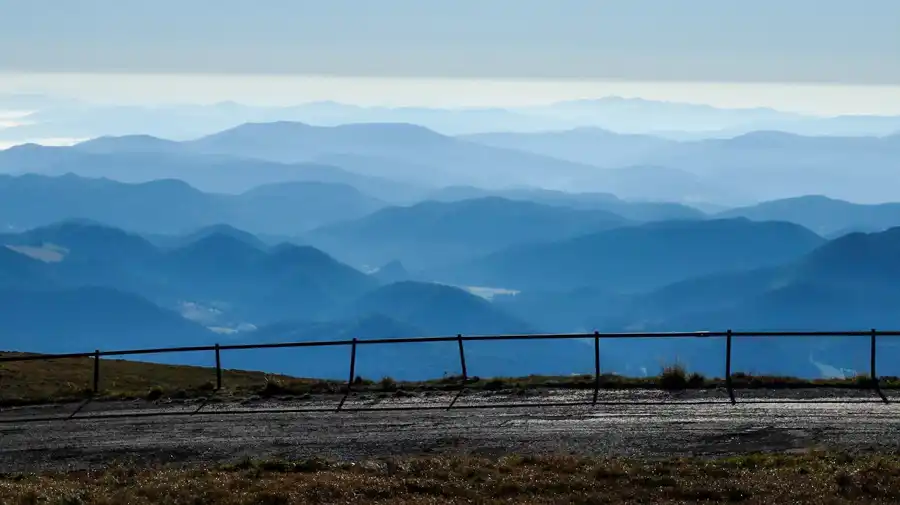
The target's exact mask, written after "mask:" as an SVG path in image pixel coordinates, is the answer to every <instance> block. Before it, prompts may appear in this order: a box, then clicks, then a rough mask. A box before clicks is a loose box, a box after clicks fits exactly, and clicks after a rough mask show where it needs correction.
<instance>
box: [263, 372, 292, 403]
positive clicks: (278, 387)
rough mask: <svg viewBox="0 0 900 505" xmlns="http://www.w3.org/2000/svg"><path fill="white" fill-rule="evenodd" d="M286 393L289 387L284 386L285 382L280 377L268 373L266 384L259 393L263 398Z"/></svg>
mask: <svg viewBox="0 0 900 505" xmlns="http://www.w3.org/2000/svg"><path fill="white" fill-rule="evenodd" d="M285 393H287V389H286V388H285V387H284V384H282V383H281V381H279V380H278V379H275V378H274V377H271V376H269V375H267V376H266V385H265V386H263V388H262V390H261V391H260V392H259V395H260V396H262V397H263V398H271V397H273V396H277V395H283V394H285Z"/></svg>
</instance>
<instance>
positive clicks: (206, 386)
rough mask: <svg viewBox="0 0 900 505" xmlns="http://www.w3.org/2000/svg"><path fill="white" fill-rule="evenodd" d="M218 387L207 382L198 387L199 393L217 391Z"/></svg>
mask: <svg viewBox="0 0 900 505" xmlns="http://www.w3.org/2000/svg"><path fill="white" fill-rule="evenodd" d="M215 390H216V385H215V384H213V383H212V381H206V382H204V383H203V384H200V385H199V386H197V391H215Z"/></svg>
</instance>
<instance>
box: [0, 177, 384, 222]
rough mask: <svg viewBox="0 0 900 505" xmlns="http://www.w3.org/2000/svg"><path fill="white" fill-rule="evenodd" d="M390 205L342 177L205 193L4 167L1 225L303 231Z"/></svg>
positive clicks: (167, 183) (182, 186) (178, 185)
mask: <svg viewBox="0 0 900 505" xmlns="http://www.w3.org/2000/svg"><path fill="white" fill-rule="evenodd" d="M386 205H387V204H386V203H385V202H383V201H381V200H378V199H376V198H374V197H371V196H368V195H365V194H362V193H360V192H359V190H357V189H356V188H354V187H352V186H348V185H346V184H338V183H324V182H288V183H280V184H272V185H265V186H260V187H257V188H254V189H251V190H249V191H246V192H244V193H241V194H239V195H225V194H210V193H202V192H200V191H198V190H197V189H195V188H193V187H191V186H189V185H188V184H186V183H184V182H182V181H179V180H173V179H166V180H156V181H152V182H146V183H139V184H123V183H120V182H115V181H112V180H108V179H88V178H84V177H79V176H76V175H72V174H68V175H63V176H60V177H47V176H43V175H23V176H19V177H11V176H6V175H0V225H2V226H4V227H7V228H10V227H11V228H14V229H27V228H31V227H34V226H42V225H46V224H50V223H53V222H56V221H60V220H66V219H71V218H83V219H91V220H95V221H99V222H103V223H108V224H111V225H114V226H120V227H123V228H126V229H129V230H134V231H138V232H141V233H168V234H173V233H184V232H187V231H191V230H194V229H197V228H200V227H205V226H210V225H215V224H223V223H225V224H230V225H233V226H237V227H240V228H246V229H248V230H252V231H253V232H256V233H268V234H282V235H298V234H300V233H302V232H305V231H307V230H309V229H312V228H315V227H317V226H321V225H324V224H328V223H334V222H338V221H341V220H345V219H353V218H358V217H362V216H365V215H367V214H369V213H371V212H373V211H375V210H378V209H381V208H383V207H385V206H386Z"/></svg>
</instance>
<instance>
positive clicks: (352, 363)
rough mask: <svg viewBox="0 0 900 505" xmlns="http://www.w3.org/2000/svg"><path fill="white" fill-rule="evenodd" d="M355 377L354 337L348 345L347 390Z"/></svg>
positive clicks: (350, 387) (351, 385)
mask: <svg viewBox="0 0 900 505" xmlns="http://www.w3.org/2000/svg"><path fill="white" fill-rule="evenodd" d="M355 378H356V338H354V339H353V344H351V346H350V380H349V381H347V391H348V392H349V391H350V390H351V389H352V388H353V379H355Z"/></svg>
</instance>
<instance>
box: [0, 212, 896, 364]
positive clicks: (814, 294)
mask: <svg viewBox="0 0 900 505" xmlns="http://www.w3.org/2000/svg"><path fill="white" fill-rule="evenodd" d="M498 202H499V203H501V204H502V205H504V206H505V205H509V204H510V203H514V202H509V201H506V200H500V199H496V200H491V199H488V200H487V201H486V202H485V201H480V200H473V201H467V202H461V203H463V204H466V205H469V204H471V205H475V206H476V207H475V208H477V206H478V205H482V204H485V203H487V204H488V205H495V204H497V203H498ZM440 205H449V206H450V208H453V206H454V205H457V204H440ZM526 205H527V206H536V207H533V208H537V209H541V208H542V207H541V206H540V204H526ZM463 208H465V205H463ZM510 208H517V207H515V206H513V207H510ZM528 208H532V207H528ZM550 208H551V209H556V211H560V210H562V211H564V212H562V213H560V214H553V213H549V214H547V215H551V216H554V215H555V216H572V215H576V214H579V213H580V212H586V213H587V214H585V215H589V214H590V213H591V212H602V211H575V210H572V209H568V208H565V207H556V208H554V207H550ZM573 213H574V214H573ZM476 215H479V214H478V213H476ZM597 215H602V214H597ZM566 219H568V218H566ZM438 222H440V220H438ZM450 222H452V219H451V220H450ZM523 222H528V221H527V220H523ZM563 222H564V221H563ZM512 223H514V221H510V224H508V225H506V226H509V227H510V228H513V226H512ZM498 226H499V225H498ZM549 228H550V227H549V226H548V228H547V229H549ZM498 229H499V228H498ZM418 230H419V231H417V232H414V234H416V233H418V235H419V236H420V238H421V239H422V241H423V242H428V241H431V240H436V238H435V237H436V236H439V235H440V232H439V230H440V227H438V226H434V225H430V226H429V225H425V226H424V227H423V228H420V229H418ZM453 230H454V229H453V228H448V229H447V230H446V233H447V234H448V235H450V236H452V233H453ZM476 230H477V228H476ZM536 230H539V228H538V229H536ZM897 230H900V227H898V228H892V229H890V230H887V231H885V232H881V233H875V234H863V233H851V234H849V235H845V236H842V237H841V238H838V239H835V240H832V241H828V240H826V239H823V238H822V237H820V236H818V235H815V234H813V233H812V232H810V231H809V230H806V229H804V228H802V227H800V226H798V225H794V224H788V223H783V222H753V221H750V220H747V219H717V220H682V221H663V222H656V223H648V224H633V223H625V224H623V225H621V226H620V227H618V228H614V229H610V230H607V231H601V232H593V233H589V232H588V233H586V234H582V235H580V236H578V237H575V238H564V237H563V238H560V237H548V236H543V237H540V238H535V240H538V242H537V243H531V244H523V245H517V246H510V247H508V248H505V249H501V250H500V251H498V252H493V253H488V254H487V255H485V256H482V257H478V258H475V259H472V260H468V261H465V262H462V263H460V264H457V265H455V266H452V267H447V268H444V269H439V270H434V271H419V272H418V273H416V272H413V273H410V272H409V271H407V270H406V268H405V267H404V266H403V265H400V264H399V263H397V262H392V263H388V264H387V265H385V272H382V274H384V275H380V274H379V272H378V271H376V272H375V273H373V274H372V275H367V274H364V273H362V272H360V271H358V270H356V269H353V268H351V267H349V266H347V265H345V264H342V263H340V262H338V261H336V260H335V259H333V258H332V257H330V256H329V255H327V254H326V253H324V252H322V251H320V250H318V249H315V248H313V247H309V246H298V245H293V244H280V245H268V244H267V243H266V242H264V241H262V240H260V239H259V238H258V237H255V236H253V235H252V234H249V233H247V232H244V231H242V230H239V229H235V228H233V227H230V226H225V225H216V226H212V227H208V228H204V229H200V230H198V231H196V232H195V233H192V234H187V235H181V236H177V237H170V238H169V239H168V240H166V239H165V237H162V236H155V237H152V238H153V240H154V242H151V241H149V240H146V239H145V238H143V237H141V236H138V235H135V234H133V233H129V232H126V231H123V230H120V229H115V228H110V227H107V226H103V225H100V224H97V223H94V222H91V221H85V220H80V221H66V222H61V223H57V224H54V225H51V226H47V227H42V228H36V229H33V230H29V231H27V232H24V233H10V234H5V235H0V244H3V245H2V246H0V298H2V299H3V302H4V307H7V308H9V310H10V311H11V312H10V313H9V317H8V318H7V319H5V320H4V325H0V347H2V348H6V349H17V350H30V351H43V352H60V351H83V350H85V349H86V350H90V349H93V348H101V349H110V348H131V347H141V346H157V345H190V344H194V343H204V344H208V343H211V342H216V341H219V342H232V341H238V342H277V341H284V340H294V339H299V340H307V339H318V340H331V339H343V338H353V337H357V338H379V337H384V338H387V337H403V336H419V335H448V334H449V335H454V334H456V333H464V334H501V333H531V332H568V331H580V332H590V331H592V330H594V329H597V330H600V331H637V330H666V331H669V330H701V329H712V330H721V329H724V328H733V329H736V330H752V329H865V328H867V327H878V328H894V327H896V326H897V325H898V322H900V321H898V319H897V316H896V314H895V312H896V311H895V308H896V306H897V304H898V302H900V290H898V288H897V286H900V282H898V281H900V279H898V278H897V277H898V276H900V270H898V269H897V265H895V264H894V263H895V261H894V259H895V258H896V256H897V254H898V252H900V234H898V232H897ZM425 231H430V232H431V233H432V235H428V234H426V233H425ZM459 231H461V232H462V231H466V232H467V229H466V228H460V229H459ZM516 233H522V234H524V233H526V231H525V229H523V231H519V232H516ZM476 236H477V235H476ZM157 244H159V245H157ZM361 247H366V246H365V245H362V246H361ZM408 278H417V279H420V280H419V281H417V282H414V281H409V280H406V279H408ZM433 279H436V280H442V281H445V282H449V283H452V284H455V285H459V286H483V287H512V288H516V291H513V292H512V293H511V294H503V293H502V292H500V293H499V294H496V295H494V297H493V299H492V300H488V299H485V298H482V297H479V296H476V295H474V294H471V293H470V292H468V288H459V287H452V286H450V285H447V284H434V283H431V282H429V281H431V280H433ZM188 308H189V309H190V310H187V309H188ZM51 313H52V314H53V317H46V314H51ZM253 327H257V329H255V330H253V329H252V328H253ZM248 328H249V329H248ZM753 342H754V341H743V340H742V341H741V343H740V344H736V345H740V346H741V347H740V349H741V351H740V356H741V358H740V359H741V360H742V361H740V362H739V365H740V367H745V368H747V370H746V371H751V372H753V371H755V372H761V371H765V372H767V373H790V374H800V375H807V376H816V375H821V374H823V373H826V372H824V371H823V369H822V368H821V367H822V366H826V368H827V367H831V368H827V369H828V370H832V369H835V368H837V369H848V370H854V369H856V368H858V367H859V366H860V365H859V364H858V363H856V361H858V358H859V357H858V354H859V352H858V350H857V347H859V346H858V343H859V342H858V341H854V340H848V339H835V340H828V341H819V340H806V341H803V342H800V341H796V340H794V341H788V340H785V341H778V342H777V343H776V344H773V345H774V347H773V346H772V345H768V344H767V345H763V343H753ZM719 344H720V342H719V341H712V340H710V341H704V340H696V339H695V340H690V341H681V342H674V341H658V342H657V341H655V342H654V343H641V342H639V341H634V342H632V341H628V342H617V343H615V345H613V344H612V343H610V344H608V345H607V346H606V347H605V350H604V351H603V353H604V354H603V355H604V367H605V368H604V369H605V370H609V371H617V372H620V373H630V374H638V375H640V374H643V373H655V370H658V368H659V367H660V366H662V365H664V364H666V362H670V361H671V360H673V359H676V358H677V359H678V360H680V361H683V362H685V363H686V364H688V365H689V366H690V368H692V369H697V370H700V371H703V372H704V373H707V374H712V375H715V374H717V373H720V371H718V369H717V367H718V366H720V360H719V357H720V353H721V349H720V348H719V347H718V346H719ZM885 345H887V346H888V347H886V348H885V351H884V354H885V355H886V356H893V354H891V353H893V352H894V350H893V348H892V347H891V344H890V343H889V342H886V343H885ZM445 347H446V346H445ZM365 349H366V353H367V357H366V358H365V361H364V362H363V361H361V363H365V370H366V372H365V373H366V374H370V376H373V377H376V378H377V377H378V376H379V375H393V376H395V377H398V378H399V377H403V378H422V377H426V376H431V377H433V376H436V375H440V374H443V373H455V371H456V368H454V367H455V366H457V365H456V360H455V355H454V353H452V352H451V353H450V354H449V355H450V356H453V357H448V352H449V351H454V349H449V351H448V350H447V349H445V348H443V347H441V346H438V345H437V344H435V345H434V346H425V347H422V348H421V350H420V351H415V350H411V349H402V350H400V348H391V349H388V348H387V347H385V348H384V349H380V350H376V349H375V348H374V347H373V348H369V347H366V348H365ZM370 349H371V350H370ZM511 349H513V348H511V347H509V344H508V343H502V342H485V343H484V344H483V345H482V344H479V345H474V344H473V346H472V350H471V353H472V354H471V357H472V361H470V364H471V365H472V366H473V367H475V368H471V369H470V370H475V369H478V370H480V371H479V372H472V373H480V374H482V375H490V374H504V375H520V374H528V373H570V372H572V373H574V372H585V371H589V370H590V360H586V359H582V358H583V357H584V355H585V353H584V351H585V347H584V344H583V343H581V342H577V341H570V342H565V343H562V342H556V341H554V342H544V343H537V342H535V343H529V344H527V345H526V344H516V345H515V346H514V349H515V352H512V351H511ZM736 349H737V347H736ZM320 351H321V352H320ZM736 356H737V354H736ZM166 359H169V358H166ZM171 359H175V358H171ZM178 359H179V360H181V359H182V357H179V358H178ZM184 359H188V360H190V359H194V358H184ZM197 359H198V360H202V359H205V358H203V357H198V358H197ZM346 359H347V355H346V349H343V350H341V349H333V350H330V351H327V352H326V351H324V350H315V351H312V350H311V351H310V352H303V353H299V352H298V353H296V354H295V353H281V354H278V355H274V354H272V353H246V354H245V355H242V354H241V353H234V354H232V355H229V364H228V366H233V367H235V368H251V369H261V370H267V371H273V372H274V371H281V372H286V373H297V374H300V375H303V374H316V375H321V376H327V377H333V378H340V377H342V376H343V375H344V374H345V373H346V370H345V366H346ZM392 360H398V361H392ZM399 361H402V362H403V363H399ZM476 364H477V365H476ZM855 367H856V368H855ZM884 368H885V370H884V372H885V373H887V371H888V370H891V365H889V364H886V365H885V367H884ZM827 373H831V372H827ZM848 373H849V372H848Z"/></svg>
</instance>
